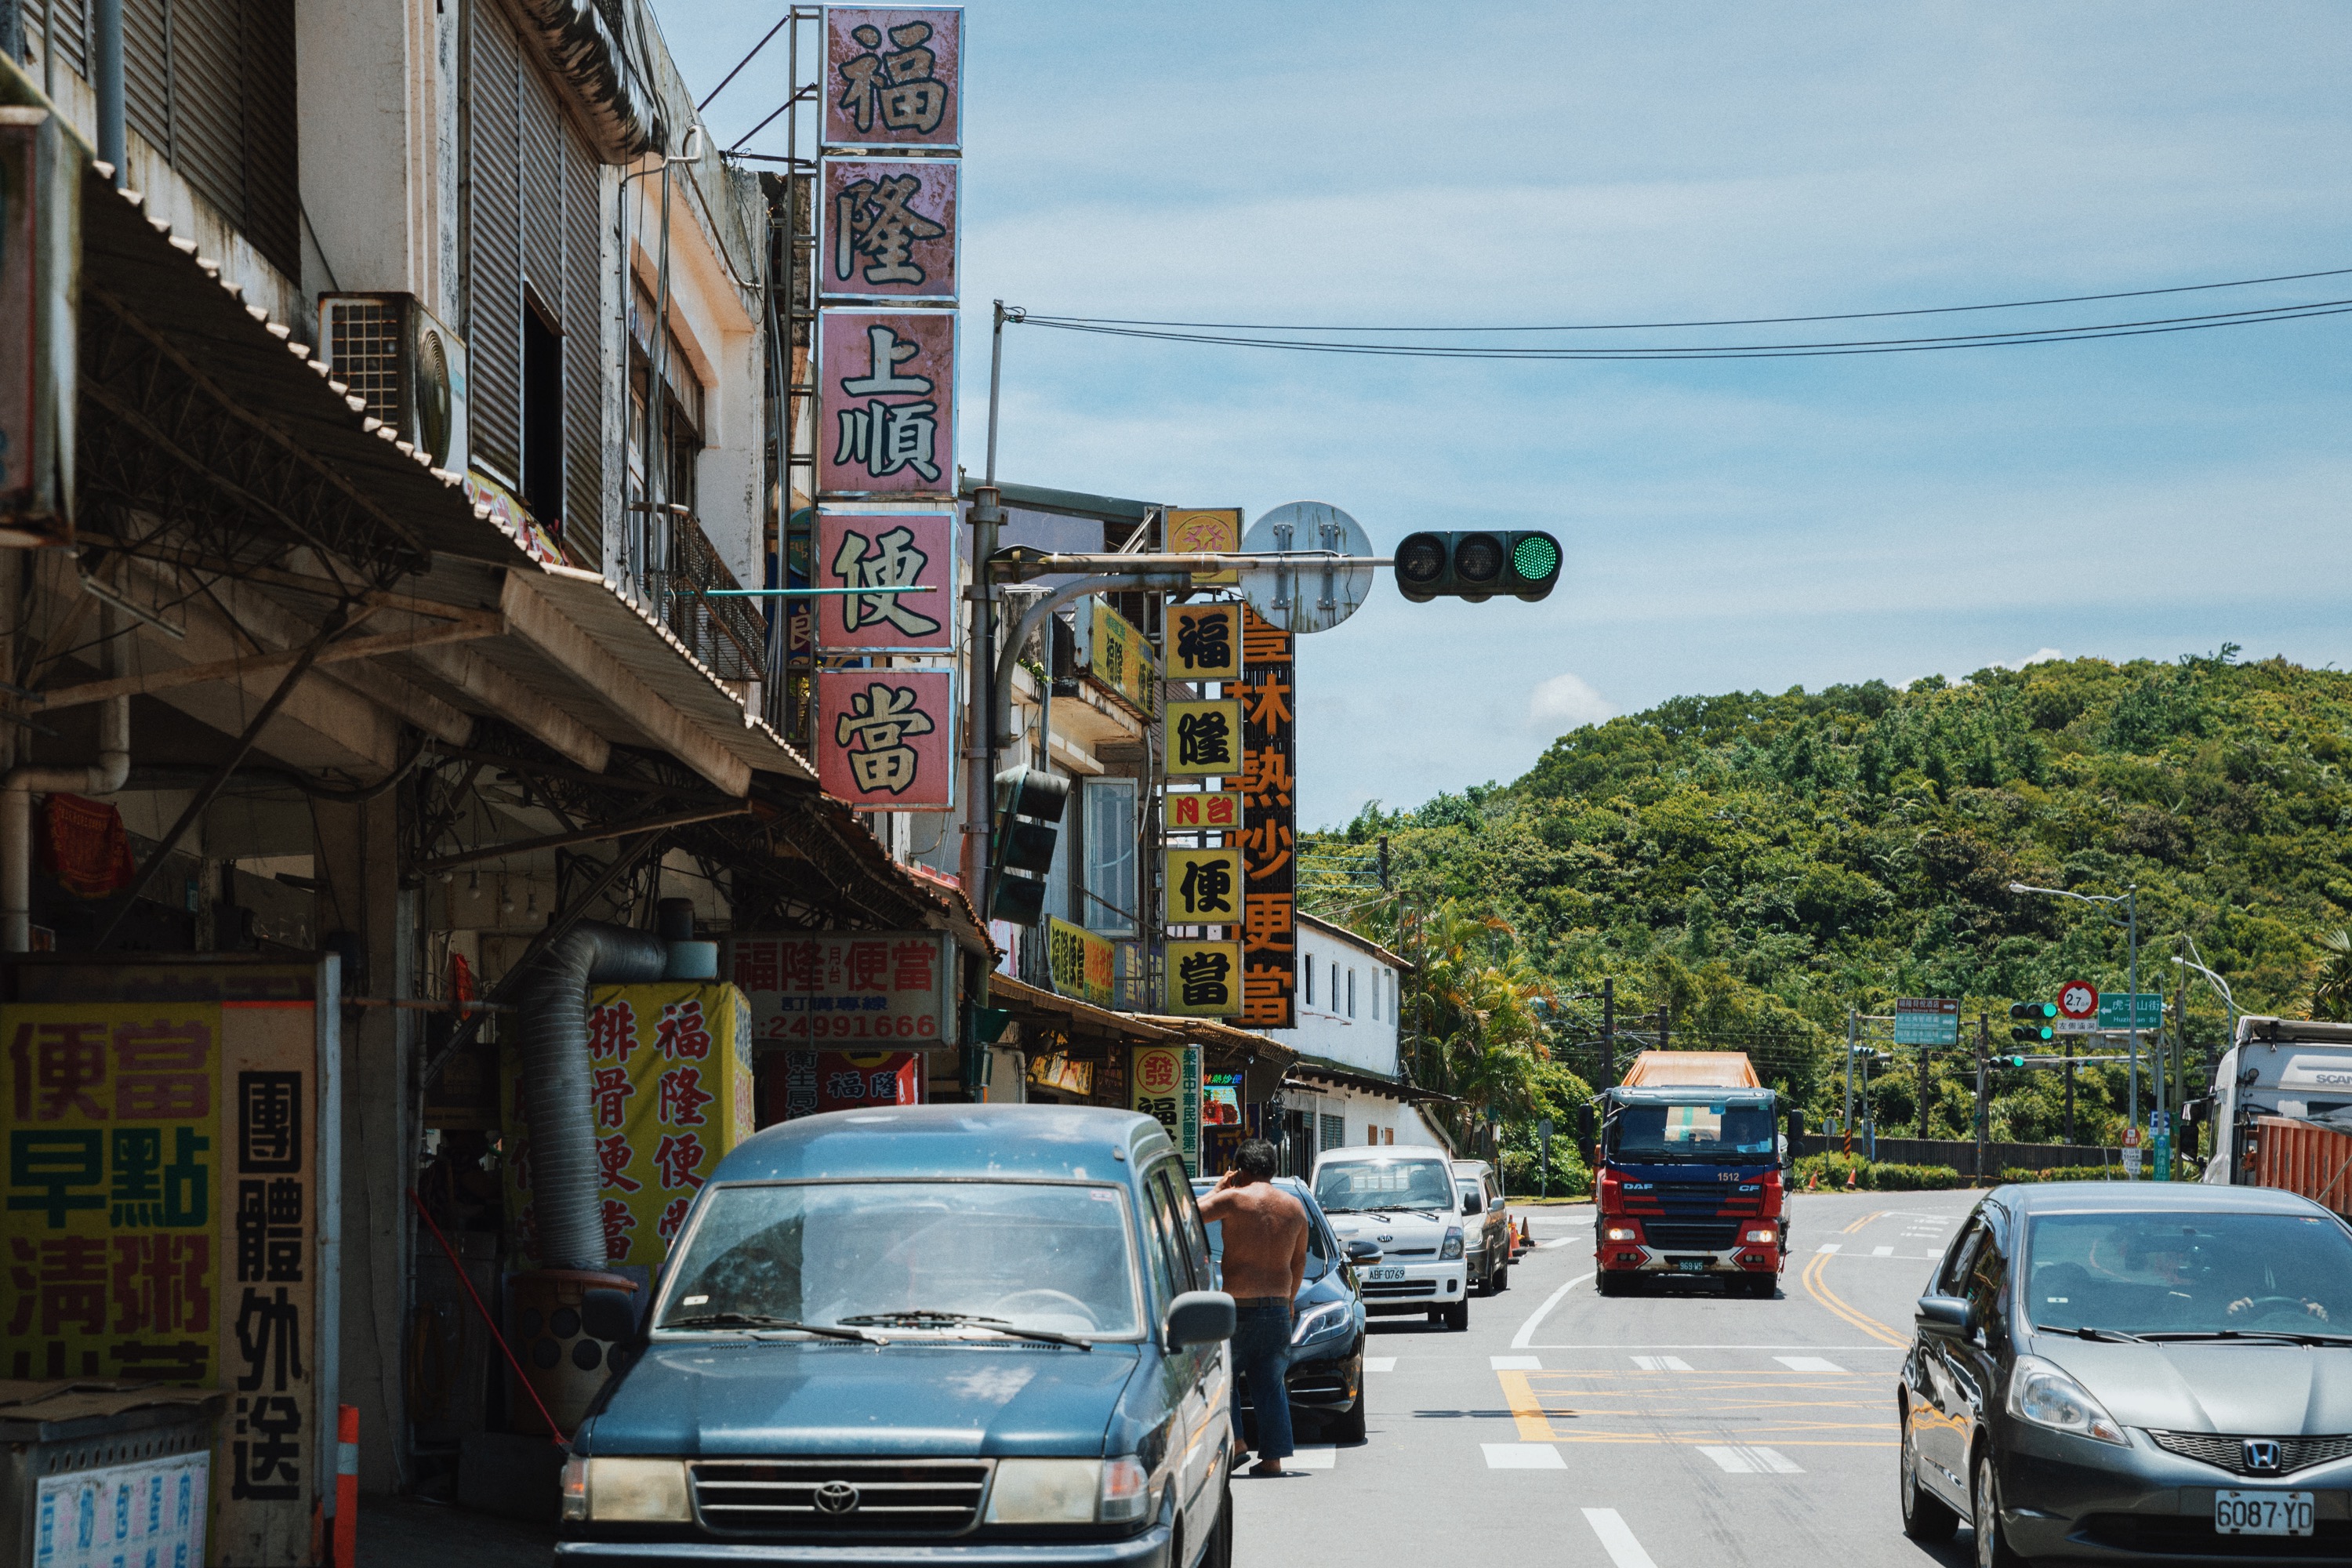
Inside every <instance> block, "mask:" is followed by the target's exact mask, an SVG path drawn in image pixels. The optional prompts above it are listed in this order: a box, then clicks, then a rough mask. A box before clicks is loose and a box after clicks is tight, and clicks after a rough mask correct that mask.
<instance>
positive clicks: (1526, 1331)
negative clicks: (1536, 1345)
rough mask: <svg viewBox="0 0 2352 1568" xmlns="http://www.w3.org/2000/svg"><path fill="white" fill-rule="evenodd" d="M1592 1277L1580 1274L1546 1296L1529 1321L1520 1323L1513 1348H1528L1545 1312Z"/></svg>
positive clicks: (1518, 1349) (1512, 1344)
mask: <svg viewBox="0 0 2352 1568" xmlns="http://www.w3.org/2000/svg"><path fill="white" fill-rule="evenodd" d="M1591 1278H1592V1276H1591V1275H1590V1274H1580V1275H1578V1276H1577V1277H1576V1278H1575V1279H1571V1280H1570V1281H1569V1282H1568V1283H1567V1284H1565V1285H1563V1286H1561V1287H1560V1288H1559V1289H1557V1290H1555V1291H1553V1292H1552V1293H1551V1294H1550V1295H1549V1296H1547V1297H1545V1298H1544V1301H1543V1305H1542V1306H1540V1307H1538V1308H1537V1309H1536V1310H1534V1311H1533V1312H1531V1313H1529V1314H1528V1321H1526V1322H1524V1323H1521V1324H1520V1325H1519V1331H1518V1332H1517V1333H1516V1334H1513V1335H1512V1336H1511V1348H1512V1349H1513V1350H1515V1351H1523V1350H1525V1349H1527V1348H1528V1340H1529V1339H1531V1338H1533V1337H1534V1335H1535V1331H1536V1325H1537V1324H1538V1323H1540V1322H1542V1321H1544V1316H1545V1314H1547V1313H1549V1311H1550V1310H1552V1309H1553V1308H1554V1307H1557V1306H1559V1302H1560V1298H1561V1297H1563V1296H1565V1295H1567V1294H1568V1293H1569V1292H1570V1290H1573V1289H1576V1288H1577V1287H1578V1286H1579V1285H1581V1284H1583V1283H1584V1282H1585V1281H1586V1280H1587V1279H1591Z"/></svg>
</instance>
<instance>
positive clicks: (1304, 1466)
mask: <svg viewBox="0 0 2352 1568" xmlns="http://www.w3.org/2000/svg"><path fill="white" fill-rule="evenodd" d="M1282 1462H1283V1463H1284V1464H1286V1465H1287V1466H1289V1467H1290V1468H1292V1469H1294V1470H1331V1469H1337V1468H1339V1450H1338V1449H1337V1448H1334V1447H1331V1445H1329V1444H1328V1443H1317V1444H1313V1445H1311V1446H1309V1447H1304V1448H1301V1449H1299V1450H1298V1452H1297V1453H1295V1454H1293V1455H1291V1456H1290V1458H1286V1459H1285V1460H1283V1461H1282Z"/></svg>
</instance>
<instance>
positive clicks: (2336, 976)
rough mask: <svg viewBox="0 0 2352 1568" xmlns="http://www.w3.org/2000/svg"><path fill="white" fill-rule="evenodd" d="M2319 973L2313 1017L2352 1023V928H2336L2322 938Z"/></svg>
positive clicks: (2315, 980)
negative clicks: (2344, 929)
mask: <svg viewBox="0 0 2352 1568" xmlns="http://www.w3.org/2000/svg"><path fill="white" fill-rule="evenodd" d="M2314 945H2315V946H2316V947H2317V948H2318V949H2319V973H2317V974H2316V975H2315V976H2314V977H2313V978H2312V982H2311V1016H2313V1017H2315V1018H2332V1019H2334V1020H2335V1021H2336V1022H2337V1023H2339V1024H2341V1023H2347V1022H2352V931H2343V930H2340V929H2339V930H2336V931H2330V932H2328V933H2327V934H2326V936H2323V937H2320V938H2318V939H2317V940H2316V941H2315V943H2314Z"/></svg>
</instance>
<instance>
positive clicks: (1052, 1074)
mask: <svg viewBox="0 0 2352 1568" xmlns="http://www.w3.org/2000/svg"><path fill="white" fill-rule="evenodd" d="M1029 1081H1030V1082H1031V1083H1034V1084H1036V1085H1038V1086H1040V1087H1041V1088H1045V1089H1060V1090H1061V1091H1062V1092H1063V1093H1064V1094H1075V1095H1076V1096H1077V1097H1078V1098H1079V1099H1081V1100H1085V1099H1087V1098H1088V1097H1089V1096H1091V1095H1092V1094H1093V1093H1094V1091H1095V1064H1094V1063H1092V1062H1081V1061H1073V1060H1071V1059H1070V1058H1069V1056H1068V1054H1067V1053H1066V1052H1063V1051H1048V1052H1046V1053H1045V1054H1044V1055H1042V1056H1035V1057H1032V1058H1029Z"/></svg>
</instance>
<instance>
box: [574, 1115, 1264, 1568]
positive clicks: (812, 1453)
mask: <svg viewBox="0 0 2352 1568" xmlns="http://www.w3.org/2000/svg"><path fill="white" fill-rule="evenodd" d="M1213 1277H1214V1276H1213V1263H1212V1261H1211V1258H1210V1256H1209V1241H1208V1236H1207V1234H1206V1232H1205V1231H1204V1230H1203V1228H1202V1224H1201V1218H1200V1211H1199V1209H1198V1207H1197V1206H1196V1205H1194V1203H1193V1200H1192V1192H1191V1190H1190V1188H1189V1187H1188V1185H1187V1184H1186V1182H1185V1177H1184V1167H1183V1164H1182V1163H1181V1161H1180V1160H1179V1159H1178V1158H1177V1155H1176V1151H1175V1148H1174V1146H1173V1145H1172V1144H1171V1143H1170V1142H1169V1140H1168V1136H1167V1134H1166V1133H1165V1132H1164V1131H1161V1129H1160V1123H1159V1122H1157V1121H1153V1120H1152V1119H1151V1118H1150V1117H1148V1116H1137V1115H1131V1114H1129V1113H1128V1112H1125V1111H1117V1110H1100V1109H1096V1108H1091V1107H1085V1106H1069V1107H1065V1106H1045V1105H1007V1106H990V1105H940V1106H928V1105H926V1106H908V1107H900V1108H892V1109H881V1108H877V1109H871V1110H856V1111H844V1112H836V1113H835V1114H832V1115H825V1116H812V1117H808V1118H806V1119H804V1120H800V1121H789V1122H785V1123H782V1125H779V1126H775V1127H771V1128H769V1129H768V1130H767V1131H763V1132H761V1133H760V1134H758V1135H757V1136H755V1137H753V1138H751V1139H750V1140H749V1141H748V1142H745V1143H743V1144H742V1145H741V1146H740V1147H739V1148H738V1149H736V1150H735V1152H732V1153H730V1154H729V1155H728V1156H727V1157H726V1159H724V1160H723V1161H721V1162H720V1163H719V1167H718V1169H717V1171H716V1172H715V1173H713V1174H712V1176H711V1178H710V1180H709V1182H708V1184H705V1185H704V1187H703V1188H702V1190H701V1191H700V1192H699V1193H698V1194H697V1196H696V1199H695V1203H694V1206H693V1208H692V1209H691V1210H689V1211H688V1215H687V1218H686V1222H685V1226H684V1227H683V1229H682V1230H681V1232H680V1234H679V1237H678V1240H677V1248H676V1250H675V1251H674V1252H673V1253H672V1254H671V1258H670V1261H669V1264H668V1267H667V1268H666V1269H665V1271H664V1276H663V1280H662V1283H661V1285H660V1287H659V1288H658V1289H657V1290H656V1293H655V1296H654V1300H653V1303H652V1306H651V1309H650V1310H649V1311H648V1312H647V1313H646V1316H645V1323H646V1326H645V1327H642V1328H635V1329H632V1328H631V1319H632V1317H633V1314H632V1313H631V1311H630V1309H629V1306H628V1303H627V1300H626V1298H625V1297H623V1296H621V1295H619V1294H618V1293H617V1292H612V1291H604V1292H598V1293H595V1294H593V1295H592V1296H591V1297H590V1298H589V1300H588V1302H587V1304H586V1308H585V1310H584V1312H583V1316H586V1317H587V1318H588V1319H589V1327H590V1331H591V1332H592V1333H595V1334H597V1335H598V1336H599V1337H625V1339H626V1343H625V1345H624V1346H623V1347H622V1348H623V1349H624V1350H625V1352H626V1353H627V1355H628V1357H629V1358H631V1359H629V1361H628V1364H627V1370H626V1371H625V1372H623V1373H620V1374H619V1375H617V1376H616V1377H615V1378H614V1380H613V1381H612V1382H611V1383H609V1384H606V1386H605V1388H604V1392H603V1394H601V1395H600V1396H599V1398H598V1400H597V1402H596V1404H595V1405H593V1407H592V1409H591V1412H590V1414H589V1416H588V1418H587V1419H586V1420H585V1421H584V1422H583V1423H582V1425H581V1427H580V1430H579V1431H578V1433H577V1434H576V1435H575V1436H574V1437H573V1439H572V1457H571V1458H569V1459H568V1460H567V1461H566V1462H565V1465H564V1471H563V1508H562V1514H563V1525H562V1540H561V1541H560V1542H559V1544H558V1545H557V1547H556V1549H555V1560H556V1562H557V1563H559V1564H567V1563H568V1564H572V1565H575V1568H579V1565H586V1564H592V1563H593V1564H595V1565H596V1568H606V1565H619V1564H638V1563H642V1564H648V1565H651V1564H661V1565H664V1568H677V1565H679V1564H693V1563H705V1564H713V1565H716V1564H719V1563H749V1562H759V1561H775V1562H799V1563H812V1562H817V1561H847V1560H849V1559H850V1558H853V1557H854V1558H855V1559H856V1561H857V1562H858V1563H861V1564H866V1565H867V1568H899V1565H911V1564H914V1563H923V1564H928V1565H929V1568H953V1564H955V1563H958V1562H971V1563H989V1564H1003V1563H1011V1562H1014V1561H1018V1562H1020V1563H1024V1564H1029V1565H1048V1564H1063V1565H1068V1568H1078V1565H1082V1564H1083V1565H1087V1568H1092V1565H1096V1564H1117V1565H1121V1568H1196V1565H1197V1568H1228V1565H1229V1564H1230V1563H1231V1561H1232V1553H1233V1515H1232V1510H1231V1501H1230V1497H1229V1488H1228V1485H1227V1481H1228V1476H1227V1471H1228V1468H1229V1465H1230V1455H1231V1452H1232V1449H1233V1433H1232V1422H1231V1420H1230V1418H1229V1416H1228V1414H1227V1405H1228V1400H1229V1393H1228V1382H1227V1380H1228V1379H1229V1377H1230V1376H1231V1372H1230V1362H1229V1357H1228V1354H1227V1351H1226V1346H1225V1341H1227V1340H1228V1339H1230V1338H1231V1337H1232V1335H1233V1327H1234V1304H1233V1298H1232V1297H1230V1296H1227V1295H1224V1294H1223V1293H1222V1292H1219V1291H1217V1290H1214V1289H1211V1286H1212V1284H1213Z"/></svg>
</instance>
